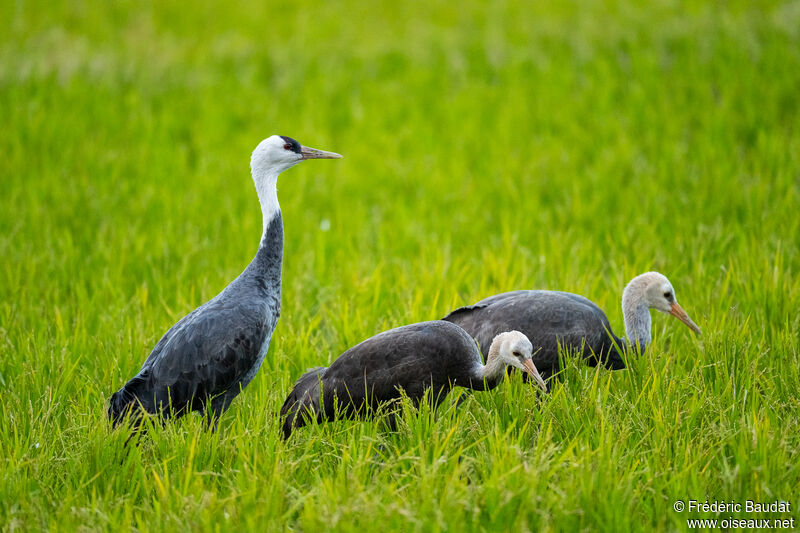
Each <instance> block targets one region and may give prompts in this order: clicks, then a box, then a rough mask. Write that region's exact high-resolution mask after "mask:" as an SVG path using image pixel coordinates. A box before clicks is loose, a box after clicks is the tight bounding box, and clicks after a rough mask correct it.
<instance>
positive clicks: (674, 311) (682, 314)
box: [669, 302, 701, 335]
mask: <svg viewBox="0 0 800 533" xmlns="http://www.w3.org/2000/svg"><path fill="white" fill-rule="evenodd" d="M669 314H671V315H672V316H674V317H675V318H677V319H678V320H680V321H681V322H683V323H684V324H686V325H687V326H689V329H691V330H692V331H694V332H695V333H697V334H698V335H699V334H700V333H701V331H700V327H699V326H698V325H697V324H695V323H694V322H692V319H691V318H689V315H687V314H686V311H684V310H683V307H681V306H680V305H678V302H675V303H674V304H672V308H671V309H670V311H669Z"/></svg>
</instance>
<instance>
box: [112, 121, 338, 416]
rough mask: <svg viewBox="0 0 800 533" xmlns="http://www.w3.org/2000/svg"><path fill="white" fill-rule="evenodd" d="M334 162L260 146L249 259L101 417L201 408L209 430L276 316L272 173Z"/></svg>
mask: <svg viewBox="0 0 800 533" xmlns="http://www.w3.org/2000/svg"><path fill="white" fill-rule="evenodd" d="M340 157H342V156H340V155H339V154H335V153H333V152H325V151H322V150H316V149H314V148H308V147H306V146H301V145H300V143H298V142H297V141H295V140H294V139H292V138H290V137H283V136H279V135H273V136H272V137H269V138H267V139H265V140H263V141H261V143H259V145H258V146H257V147H256V149H255V150H254V151H253V155H252V157H251V159H250V168H251V173H252V176H253V181H254V182H255V186H256V192H257V193H258V199H259V202H260V203H261V213H262V219H263V233H262V236H261V243H260V244H259V247H258V252H257V253H256V256H255V258H254V259H253V260H252V261H251V262H250V264H249V265H248V266H247V268H245V269H244V272H242V273H241V274H240V275H239V277H237V278H236V279H235V280H233V281H232V282H231V283H230V285H228V286H227V287H225V289H224V290H223V291H222V292H220V293H219V294H218V295H217V296H215V297H214V298H212V299H211V300H209V301H208V302H206V303H204V304H203V305H201V306H200V307H198V308H197V309H195V310H194V311H192V312H191V313H189V314H188V315H186V316H185V317H183V318H182V319H180V320H179V321H178V322H177V323H176V324H175V325H174V326H172V327H171V328H170V329H169V331H167V332H166V333H165V334H164V336H163V337H162V338H161V340H160V341H158V344H156V346H155V348H153V351H152V352H151V353H150V356H149V357H148V358H147V360H146V361H145V362H144V364H143V365H142V368H141V370H140V371H139V373H138V374H137V375H136V376H134V377H133V378H132V379H131V380H130V381H128V382H127V383H126V384H125V385H124V386H123V387H122V388H121V389H120V390H119V391H117V392H115V393H114V394H113V395H112V396H111V401H110V405H109V408H108V416H109V418H110V419H111V421H112V422H113V424H114V425H115V426H116V425H118V424H119V423H120V422H121V421H122V420H123V419H124V418H125V417H126V416H128V415H130V416H131V418H132V422H133V424H134V427H138V425H139V422H140V420H141V415H142V411H145V412H147V413H152V414H158V415H161V416H162V417H163V418H168V417H170V416H173V415H174V416H181V415H183V414H186V413H187V412H190V411H205V412H206V413H207V414H208V417H209V422H210V423H212V424H213V426H214V428H216V424H217V421H218V420H219V417H220V416H221V415H222V414H223V413H224V412H225V411H226V410H227V409H228V407H229V406H230V404H231V402H232V401H233V399H234V398H235V397H236V396H237V395H238V394H239V392H240V391H241V390H242V389H243V388H244V387H246V386H247V384H248V383H250V381H251V380H252V379H253V377H254V376H255V375H256V373H257V372H258V369H259V368H260V367H261V364H262V362H263V361H264V356H265V355H266V352H267V348H268V347H269V342H270V339H271V338H272V332H273V330H274V329H275V325H276V323H277V321H278V316H279V315H280V306H281V266H282V261H283V219H282V217H281V210H280V206H279V205H278V192H277V180H278V175H279V174H280V173H281V172H283V171H284V170H287V169H289V168H291V167H293V166H294V165H296V164H297V163H299V162H300V161H304V160H306V159H338V158H340Z"/></svg>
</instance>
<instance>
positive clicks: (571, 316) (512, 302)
mask: <svg viewBox="0 0 800 533" xmlns="http://www.w3.org/2000/svg"><path fill="white" fill-rule="evenodd" d="M442 320H446V321H448V322H452V323H453V324H457V325H459V326H460V327H462V328H463V329H464V330H466V331H467V333H469V334H470V335H472V336H473V337H474V338H475V339H476V340H477V341H478V344H479V345H480V347H481V351H484V352H485V351H486V350H488V346H489V343H491V340H492V339H493V338H494V335H496V334H497V332H500V331H507V330H510V329H515V330H518V331H521V332H522V333H524V334H525V335H526V336H527V337H528V339H529V340H530V341H531V344H532V345H533V363H534V364H535V365H536V368H538V369H539V371H540V372H541V374H542V377H543V378H544V379H547V378H549V377H550V376H552V375H553V374H554V373H556V372H557V371H558V368H559V361H558V357H559V355H558V346H559V343H560V344H561V346H563V347H565V348H568V349H569V350H571V351H573V352H575V353H578V354H580V355H582V356H583V357H584V358H585V359H586V361H587V362H588V363H589V364H590V365H592V366H594V365H596V364H598V363H599V362H602V363H603V364H604V365H605V366H607V367H608V368H611V369H615V370H616V369H621V368H625V362H624V360H623V358H622V356H621V355H620V352H619V351H618V350H617V346H619V347H620V348H621V349H622V350H624V347H625V346H626V344H625V341H624V340H622V339H620V338H619V337H617V336H616V335H614V333H613V332H612V331H611V325H610V324H609V322H608V318H607V317H606V315H605V313H604V312H603V311H602V310H601V309H600V308H599V307H597V305H595V304H594V303H592V302H591V301H589V300H587V299H586V298H584V297H583V296H578V295H577V294H572V293H569V292H558V291H527V290H522V291H513V292H506V293H502V294H496V295H494V296H490V297H488V298H486V299H484V300H481V301H480V302H478V303H476V304H474V305H468V306H465V307H460V308H458V309H456V310H455V311H453V312H451V313H450V314H448V315H447V316H446V317H444V318H443V319H442Z"/></svg>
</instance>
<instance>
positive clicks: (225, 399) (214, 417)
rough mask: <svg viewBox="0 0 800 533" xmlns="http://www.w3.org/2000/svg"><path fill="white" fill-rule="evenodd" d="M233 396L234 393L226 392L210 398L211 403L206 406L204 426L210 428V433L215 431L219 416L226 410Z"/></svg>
mask: <svg viewBox="0 0 800 533" xmlns="http://www.w3.org/2000/svg"><path fill="white" fill-rule="evenodd" d="M235 397H236V395H235V394H230V393H229V392H226V393H224V394H221V395H219V396H217V397H216V398H214V399H213V400H211V404H210V405H209V406H208V407H207V408H206V427H208V428H209V429H211V433H216V432H217V424H219V417H221V416H222V415H223V414H224V413H225V411H227V410H228V408H229V407H230V406H231V402H233V399H234V398H235Z"/></svg>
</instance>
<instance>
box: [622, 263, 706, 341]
mask: <svg viewBox="0 0 800 533" xmlns="http://www.w3.org/2000/svg"><path fill="white" fill-rule="evenodd" d="M626 304H627V307H628V308H633V307H636V306H638V305H641V304H646V305H647V307H648V308H650V309H656V310H658V311H661V312H662V313H667V314H670V315H672V316H674V317H676V318H677V319H678V320H680V321H681V322H683V323H684V324H686V325H687V326H688V327H689V328H690V329H691V330H692V331H694V332H695V333H700V328H699V327H698V326H697V324H695V323H694V322H693V321H692V319H691V318H689V315H688V314H686V311H684V310H683V308H682V307H681V306H680V305H678V301H677V299H676V298H675V289H673V288H672V284H671V283H670V282H669V280H668V279H667V277H666V276H664V275H663V274H660V273H659V272H645V273H644V274H640V275H638V276H636V277H635V278H633V279H632V280H631V282H630V283H628V285H627V286H626V287H625V290H624V291H623V292H622V308H623V311H624V310H625V308H626Z"/></svg>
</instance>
